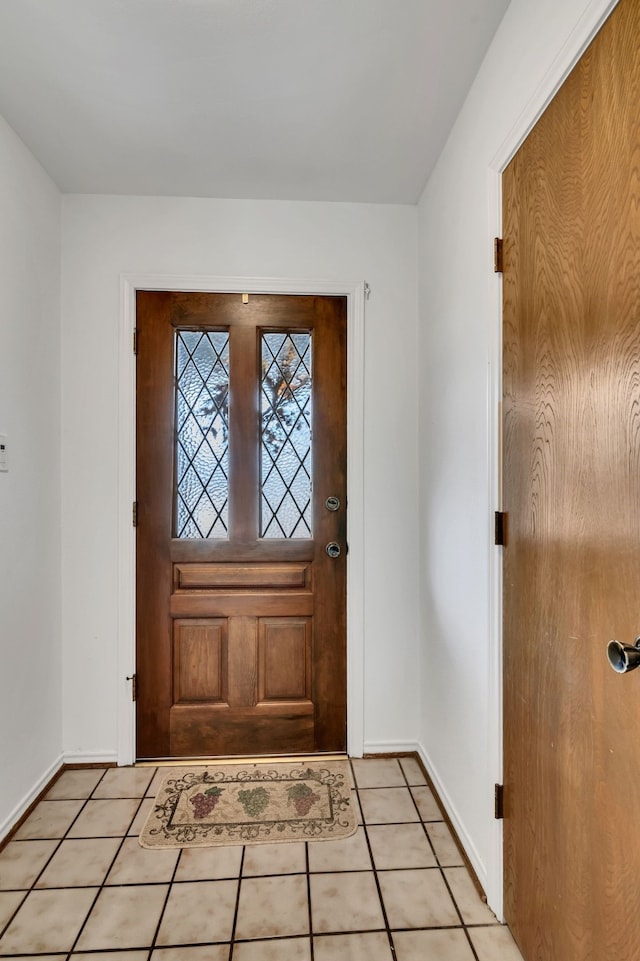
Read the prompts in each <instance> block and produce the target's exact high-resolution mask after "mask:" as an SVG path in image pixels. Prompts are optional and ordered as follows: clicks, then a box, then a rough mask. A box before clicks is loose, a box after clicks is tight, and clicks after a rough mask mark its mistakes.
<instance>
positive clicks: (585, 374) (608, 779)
mask: <svg viewBox="0 0 640 961" xmlns="http://www.w3.org/2000/svg"><path fill="white" fill-rule="evenodd" d="M639 36H640V3H638V2H637V0H622V2H621V3H620V5H619V6H618V7H617V8H616V10H615V11H614V13H613V14H612V16H611V17H610V19H609V20H608V21H607V23H606V24H605V25H604V27H603V29H602V31H601V32H600V34H599V35H598V37H597V38H596V40H595V41H594V43H593V44H592V46H591V47H590V48H589V50H588V51H587V52H586V54H585V55H584V56H583V58H582V59H581V61H580V62H579V64H578V65H577V67H576V68H575V69H574V71H573V72H572V73H571V75H570V76H569V78H568V80H567V81H566V83H565V84H564V85H563V87H562V89H561V91H560V92H559V93H558V95H557V96H556V98H555V99H554V100H553V102H552V103H551V105H550V106H549V108H548V109H547V111H546V112H545V114H544V115H543V116H542V118H541V119H540V121H539V122H538V124H537V125H536V127H535V128H534V130H533V131H532V133H531V134H530V135H529V137H528V138H527V140H526V141H525V143H524V144H523V146H522V148H521V149H520V150H519V152H518V154H517V155H516V157H515V158H514V160H513V161H512V162H511V164H510V165H509V167H508V168H507V170H506V171H505V174H504V177H503V191H504V228H503V229H504V404H503V409H504V422H503V449H504V460H503V463H504V475H503V490H504V508H505V510H506V511H507V512H508V516H509V537H508V543H507V545H506V547H505V549H504V751H505V770H504V781H505V821H504V838H505V914H506V918H507V921H508V923H509V925H510V927H511V929H512V931H513V933H514V936H515V938H516V940H517V942H518V944H519V945H520V948H521V950H522V953H523V957H524V958H525V961H556V959H563V961H564V959H567V961H618V959H621V958H628V959H632V958H637V957H640V915H639V913H638V912H637V910H635V908H632V909H630V900H629V899H630V894H631V902H632V903H633V904H634V905H635V901H636V894H635V888H636V885H637V878H638V876H640V832H638V831H637V830H635V828H634V827H632V826H631V824H630V821H629V817H631V818H632V819H633V816H634V815H633V812H636V811H638V810H640V738H639V737H638V732H639V731H640V672H639V673H636V674H630V675H628V676H624V677H623V676H619V675H616V674H615V673H614V672H613V671H612V670H611V669H610V668H609V666H608V664H607V660H606V645H607V642H608V641H609V640H610V639H611V638H613V637H616V638H618V639H619V640H622V641H625V642H627V643H631V642H632V641H633V639H634V637H635V636H636V634H638V633H640V610H639V607H638V598H639V597H640V498H639V488H638V477H639V476H640V471H639V469H640V324H639V322H640V110H639V108H638V104H639V103H640V53H639V49H640V48H639V44H638V37H639Z"/></svg>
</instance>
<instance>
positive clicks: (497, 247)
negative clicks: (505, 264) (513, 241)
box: [493, 237, 503, 274]
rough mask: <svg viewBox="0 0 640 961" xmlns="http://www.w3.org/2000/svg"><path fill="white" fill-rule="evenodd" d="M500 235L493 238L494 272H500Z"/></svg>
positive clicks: (501, 245)
mask: <svg viewBox="0 0 640 961" xmlns="http://www.w3.org/2000/svg"><path fill="white" fill-rule="evenodd" d="M502 247H503V244H502V237H495V238H494V240H493V269H494V272H495V273H496V274H501V273H502Z"/></svg>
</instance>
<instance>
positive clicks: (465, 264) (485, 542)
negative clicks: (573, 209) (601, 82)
mask: <svg viewBox="0 0 640 961" xmlns="http://www.w3.org/2000/svg"><path fill="white" fill-rule="evenodd" d="M607 7H611V3H610V2H607V0H593V2H591V3H588V2H587V0H562V3H558V2H557V0H536V2H535V3H532V2H531V0H512V2H511V4H510V6H509V8H508V10H507V13H506V16H505V18H504V20H503V22H502V24H501V26H500V28H499V30H498V33H497V34H496V37H495V39H494V42H493V44H492V46H491V47H490V49H489V52H488V53H487V56H486V58H485V61H484V63H483V65H482V68H481V70H480V73H479V75H478V77H477V79H476V81H475V83H474V86H473V88H472V90H471V92H470V94H469V96H468V98H467V101H466V103H465V105H464V107H463V109H462V111H461V114H460V116H459V118H458V120H457V122H456V125H455V127H454V130H453V132H452V134H451V136H450V138H449V141H448V143H447V146H446V148H445V150H444V152H443V154H442V156H441V157H440V159H439V162H438V164H437V167H436V169H435V170H434V172H433V174H432V176H431V178H430V180H429V183H428V184H427V187H426V189H425V191H424V194H423V197H422V199H421V202H420V205H419V233H420V252H419V274H420V400H419V405H420V418H419V419H420V425H419V430H420V557H421V561H420V563H421V568H420V593H421V597H422V630H421V662H422V681H421V700H422V717H421V734H420V737H421V742H422V748H423V753H424V757H425V758H426V760H427V762H428V765H429V767H430V769H431V771H432V773H433V774H434V776H435V779H436V781H437V783H438V785H439V786H440V788H441V792H442V794H443V796H444V797H445V798H446V801H447V805H448V807H449V811H450V813H451V814H452V815H453V818H454V821H455V823H456V825H457V827H458V829H459V833H460V834H461V836H462V837H463V839H464V841H465V844H466V847H467V851H468V853H469V854H470V855H471V857H472V860H473V862H474V865H475V867H476V870H477V871H478V873H479V875H480V879H481V880H482V881H483V883H484V884H485V886H486V887H487V892H488V895H489V899H490V903H492V904H493V905H494V906H495V907H497V909H498V910H499V909H500V903H501V876H500V833H501V827H500V825H499V824H498V823H496V822H495V821H494V819H493V785H494V782H496V781H499V780H500V777H501V770H500V761H501V757H500V699H501V692H500V689H499V685H498V680H499V672H500V665H499V650H500V649H499V644H500V636H499V623H500V617H499V610H498V608H497V607H496V606H495V605H494V606H493V607H492V604H491V599H492V598H495V597H499V583H498V582H497V581H496V577H495V574H496V568H495V560H494V558H495V557H496V551H497V550H499V549H497V548H495V547H492V546H491V534H492V529H491V522H492V512H493V510H494V509H495V508H496V507H498V506H499V505H498V503H497V499H496V494H497V458H498V451H497V442H496V430H497V399H498V390H497V389H498V388H499V369H500V348H499V329H500V318H499V302H500V286H499V280H498V278H496V277H495V275H494V274H493V273H492V238H493V236H494V235H495V234H497V233H499V218H498V204H497V201H498V199H499V194H498V178H497V174H496V171H497V170H499V169H501V166H503V165H504V163H505V162H506V160H507V159H508V157H509V152H510V150H515V148H516V146H517V142H518V139H519V138H521V137H522V136H524V134H525V132H526V128H527V124H529V123H530V122H531V121H532V120H533V116H534V113H536V112H538V113H539V112H540V111H541V110H542V108H543V105H544V102H545V99H546V98H547V97H548V96H549V95H550V93H551V92H552V90H553V89H554V87H555V85H557V83H558V82H559V80H560V78H561V75H562V73H563V72H564V73H566V71H567V70H568V68H569V66H570V65H571V63H572V62H574V60H575V58H576V57H577V55H578V53H579V47H580V46H581V45H582V44H583V43H584V42H585V40H586V38H587V35H588V34H589V33H591V32H592V31H593V29H595V25H596V23H597V21H598V20H599V19H600V18H601V17H602V15H603V13H604V12H605V10H606V8H607Z"/></svg>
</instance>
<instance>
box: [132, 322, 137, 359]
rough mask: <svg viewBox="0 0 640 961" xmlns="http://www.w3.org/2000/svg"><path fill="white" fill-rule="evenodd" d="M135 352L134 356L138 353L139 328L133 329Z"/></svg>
mask: <svg viewBox="0 0 640 961" xmlns="http://www.w3.org/2000/svg"><path fill="white" fill-rule="evenodd" d="M133 352H134V354H137V353H138V328H137V327H134V328H133Z"/></svg>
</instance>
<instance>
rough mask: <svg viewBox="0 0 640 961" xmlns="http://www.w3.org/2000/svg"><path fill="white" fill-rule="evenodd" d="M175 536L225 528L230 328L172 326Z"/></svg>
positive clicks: (221, 533) (212, 533)
mask: <svg viewBox="0 0 640 961" xmlns="http://www.w3.org/2000/svg"><path fill="white" fill-rule="evenodd" d="M175 355H176V374H175V376H176V510H175V530H176V536H177V537H184V538H187V537H189V538H205V537H207V538H208V537H218V538H220V537H227V536H228V530H229V334H228V332H227V331H200V330H178V331H176V351H175Z"/></svg>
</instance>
